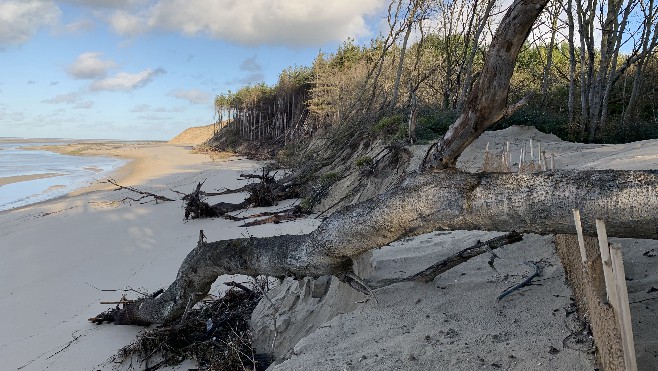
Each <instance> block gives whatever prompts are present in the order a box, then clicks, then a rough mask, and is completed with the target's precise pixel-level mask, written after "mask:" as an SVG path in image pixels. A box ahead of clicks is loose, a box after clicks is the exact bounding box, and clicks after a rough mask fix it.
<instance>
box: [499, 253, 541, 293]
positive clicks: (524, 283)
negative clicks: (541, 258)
mask: <svg viewBox="0 0 658 371" xmlns="http://www.w3.org/2000/svg"><path fill="white" fill-rule="evenodd" d="M524 264H526V265H528V266H530V267H533V268H534V269H535V271H534V272H533V273H532V274H531V275H529V276H528V277H527V278H526V279H524V280H523V281H522V282H520V283H518V284H516V285H514V286H512V287H510V288H508V289H507V290H505V291H503V292H502V293H501V294H500V295H498V298H497V300H502V299H503V298H505V297H506V296H507V295H509V294H511V293H513V292H514V291H516V290H518V289H520V288H523V287H526V286H528V285H530V283H531V282H532V280H533V279H534V278H535V277H537V276H539V275H540V274H541V268H540V267H539V264H537V263H534V262H524Z"/></svg>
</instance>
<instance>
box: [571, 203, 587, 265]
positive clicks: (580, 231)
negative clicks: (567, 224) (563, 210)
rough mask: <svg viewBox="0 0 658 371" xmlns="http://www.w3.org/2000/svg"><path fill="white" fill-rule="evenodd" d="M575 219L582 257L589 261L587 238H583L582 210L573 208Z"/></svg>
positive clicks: (584, 261)
mask: <svg viewBox="0 0 658 371" xmlns="http://www.w3.org/2000/svg"><path fill="white" fill-rule="evenodd" d="M572 211H573V221H574V223H576V232H577V233H578V247H580V258H581V259H582V260H583V263H587V252H586V251H585V238H583V225H582V224H581V223H580V210H578V209H573V210H572Z"/></svg>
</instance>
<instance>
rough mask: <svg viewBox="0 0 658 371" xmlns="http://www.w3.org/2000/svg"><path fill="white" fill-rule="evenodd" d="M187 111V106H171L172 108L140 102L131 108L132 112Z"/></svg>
mask: <svg viewBox="0 0 658 371" xmlns="http://www.w3.org/2000/svg"><path fill="white" fill-rule="evenodd" d="M183 111H185V107H171V108H165V107H152V106H151V105H150V104H138V105H136V106H135V107H133V108H131V109H130V112H137V113H141V112H160V113H162V112H183Z"/></svg>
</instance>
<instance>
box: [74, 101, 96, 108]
mask: <svg viewBox="0 0 658 371" xmlns="http://www.w3.org/2000/svg"><path fill="white" fill-rule="evenodd" d="M93 106H94V102H92V101H90V100H86V101H84V102H80V103H78V104H76V105H75V106H73V108H78V109H89V108H91V107H93Z"/></svg>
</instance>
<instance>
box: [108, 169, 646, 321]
mask: <svg viewBox="0 0 658 371" xmlns="http://www.w3.org/2000/svg"><path fill="white" fill-rule="evenodd" d="M602 185H604V186H602ZM657 189H658V171H614V170H610V171H582V172H573V171H562V172H556V173H540V174H520V175H519V174H493V173H479V174H469V173H461V172H456V171H441V172H435V173H429V174H423V175H418V176H416V177H413V178H411V179H409V180H408V181H407V182H406V183H405V184H404V185H403V186H401V187H399V188H398V189H395V190H393V191H391V192H388V193H386V194H383V195H381V196H379V197H377V198H375V199H372V200H368V201H365V202H362V203H360V204H357V205H353V206H351V207H347V208H345V209H343V210H341V211H338V212H336V213H335V214H333V215H332V216H330V217H329V218H327V219H326V220H325V221H324V222H323V223H322V224H321V225H320V226H319V227H318V228H317V229H316V230H315V231H314V232H312V233H310V234H307V235H299V236H291V235H286V236H275V237H269V238H242V239H236V240H228V241H217V242H211V243H205V242H202V240H200V242H199V244H198V246H197V247H196V248H195V249H194V250H192V251H191V252H190V254H189V255H188V256H187V258H185V260H184V262H183V263H182V265H181V267H180V269H179V271H178V276H177V278H176V280H175V281H174V283H172V284H171V285H170V286H169V288H168V289H167V290H165V291H164V293H163V294H161V295H160V296H157V297H155V298H146V299H142V300H139V301H137V302H135V303H133V304H129V305H127V306H126V307H125V309H123V310H122V311H120V312H119V314H118V315H117V319H116V321H117V323H119V324H141V323H161V322H166V321H170V320H172V319H175V318H176V317H177V316H180V315H181V314H182V313H183V312H184V311H185V309H186V308H188V307H189V306H191V305H192V304H194V303H195V302H197V301H198V300H201V299H202V298H203V297H204V296H205V295H206V294H207V292H208V290H209V289H210V286H211V285H212V283H213V282H214V281H215V279H216V278H217V277H218V276H219V275H223V274H246V275H268V276H288V275H293V276H300V277H302V276H320V275H328V274H330V275H335V276H337V277H339V278H343V279H346V280H347V281H348V282H349V277H350V275H352V274H353V272H352V261H353V259H354V258H356V257H358V256H359V255H361V254H362V253H364V252H366V251H369V250H371V249H374V248H378V247H381V246H384V245H386V244H388V243H390V242H393V241H395V240H398V239H400V238H403V237H407V236H413V235H419V234H422V233H427V232H430V231H434V230H456V229H466V230H473V229H476V230H494V231H511V230H514V231H517V232H521V233H526V232H530V233H542V234H556V233H558V234H573V233H574V232H575V229H574V228H575V227H574V226H573V219H572V214H571V209H572V208H579V209H580V210H581V215H582V216H583V227H584V231H585V233H586V234H588V235H594V233H595V223H594V220H595V219H603V220H606V224H607V227H608V235H609V236H616V237H634V238H653V239H658V230H657V229H656V225H657V223H658V216H657V215H656V213H655V210H658V191H657ZM637 200H642V202H637ZM428 265H429V264H428Z"/></svg>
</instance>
